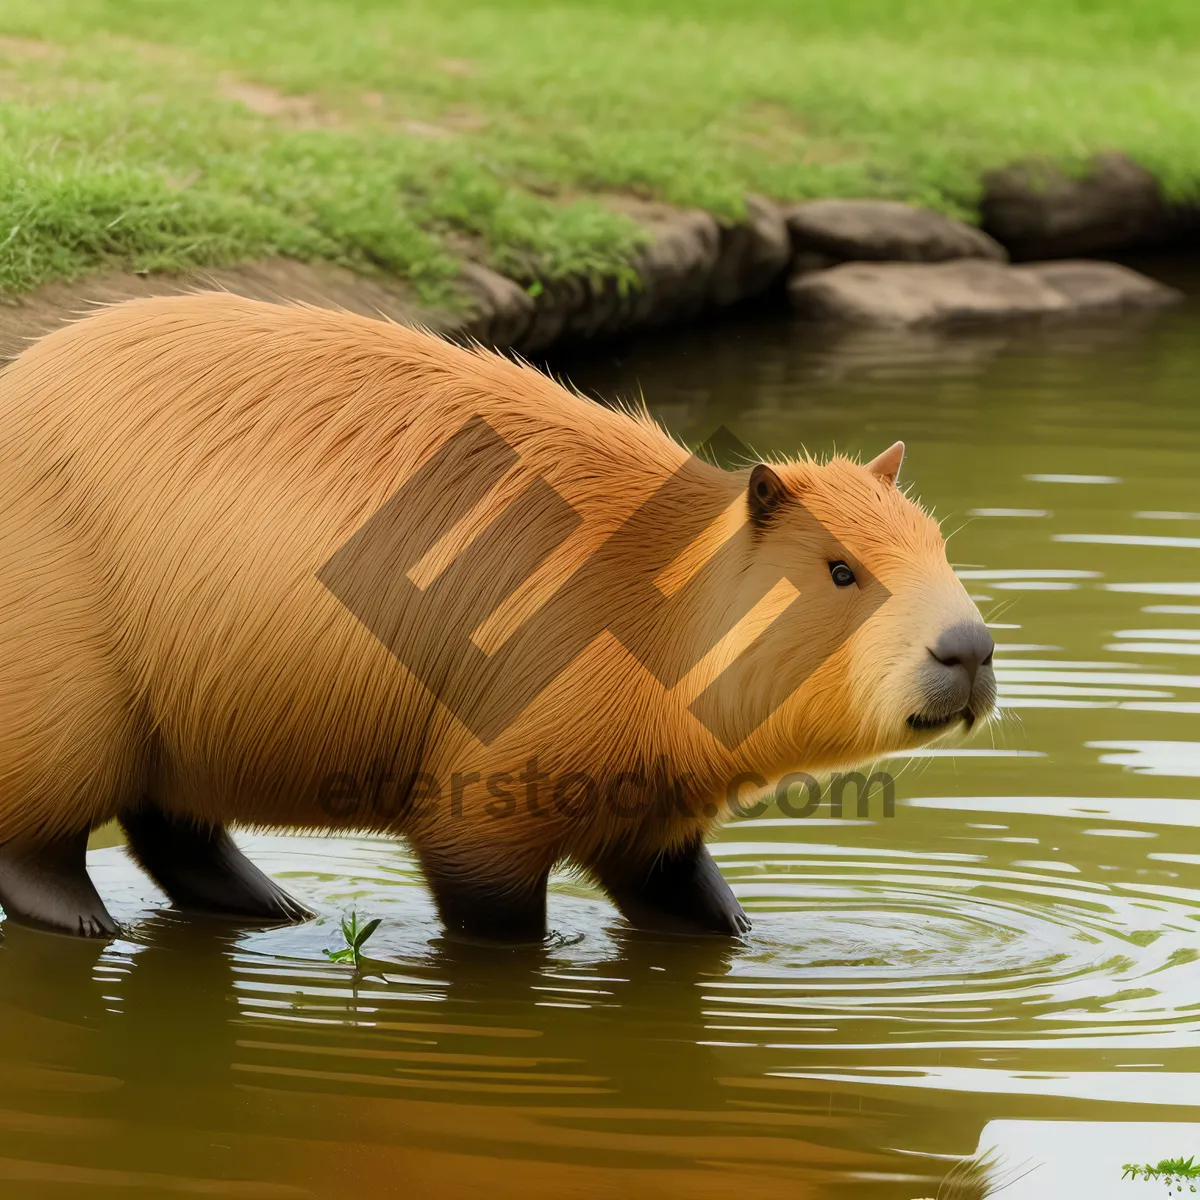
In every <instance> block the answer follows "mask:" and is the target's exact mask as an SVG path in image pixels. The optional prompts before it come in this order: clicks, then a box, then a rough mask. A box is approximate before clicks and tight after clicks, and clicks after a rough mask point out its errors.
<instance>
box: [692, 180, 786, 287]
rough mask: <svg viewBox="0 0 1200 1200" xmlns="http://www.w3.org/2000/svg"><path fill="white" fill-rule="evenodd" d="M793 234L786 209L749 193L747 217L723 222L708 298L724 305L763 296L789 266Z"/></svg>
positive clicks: (709, 283)
mask: <svg viewBox="0 0 1200 1200" xmlns="http://www.w3.org/2000/svg"><path fill="white" fill-rule="evenodd" d="M791 257H792V244H791V236H790V234H789V233H788V226H787V222H786V221H785V220H784V217H783V213H782V212H781V211H780V210H779V209H778V208H777V207H776V206H775V205H774V204H772V203H771V202H770V201H769V200H764V199H763V198H762V197H761V196H747V197H746V218H745V220H743V221H735V222H726V223H724V224H722V225H721V241H720V248H719V250H718V252H717V262H716V265H715V266H714V267H713V273H712V277H711V278H710V279H709V282H708V299H709V301H710V302H711V303H713V304H715V305H717V306H719V307H724V306H726V305H729V304H737V303H738V302H739V301H742V300H748V299H750V298H751V297H752V296H761V295H762V294H763V293H764V292H766V291H768V290H769V289H770V288H771V287H772V286H773V285H774V284H775V283H776V282H777V281H778V280H779V279H780V278H781V277H782V276H783V273H784V271H785V270H786V269H787V265H788V262H789V260H790V259H791Z"/></svg>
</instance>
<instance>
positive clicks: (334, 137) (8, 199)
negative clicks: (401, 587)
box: [0, 0, 1200, 299]
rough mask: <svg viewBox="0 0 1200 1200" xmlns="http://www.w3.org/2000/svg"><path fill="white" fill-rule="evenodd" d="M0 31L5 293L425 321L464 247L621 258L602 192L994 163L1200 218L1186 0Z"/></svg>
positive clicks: (713, 192)
mask: <svg viewBox="0 0 1200 1200" xmlns="http://www.w3.org/2000/svg"><path fill="white" fill-rule="evenodd" d="M0 31H2V32H3V33H4V34H6V35H8V37H7V38H6V39H5V40H2V41H0V122H2V124H3V134H4V136H3V138H2V139H0V243H2V245H0V288H2V289H4V290H6V291H10V292H11V291H20V290H24V289H28V288H30V287H33V286H35V285H36V284H38V283H40V282H43V281H45V280H47V279H52V278H62V277H72V276H76V275H80V274H83V273H86V272H89V271H93V270H97V269H102V268H104V267H106V266H112V265H121V266H133V267H134V268H135V269H150V270H153V269H171V268H179V267H184V266H189V265H216V264H223V263H229V262H233V261H236V260H238V259H242V258H248V257H256V256H263V255H270V254H287V255H292V256H296V257H300V258H326V259H332V260H334V261H338V262H342V263H345V264H348V265H350V266H353V267H355V268H357V269H361V270H365V271H386V272H392V273H397V274H401V275H405V276H408V277H410V278H412V279H413V280H414V282H415V283H416V284H417V286H418V287H419V288H420V289H421V291H422V293H423V295H424V296H425V297H426V298H427V299H444V298H445V297H446V295H447V284H448V281H449V280H451V279H452V277H453V275H454V272H455V263H456V261H457V258H458V256H459V255H460V254H461V253H463V252H464V250H466V249H470V250H472V252H474V253H477V254H481V255H483V256H485V257H487V258H488V259H489V260H490V261H492V262H493V263H494V264H495V265H497V266H499V267H500V268H501V269H503V270H506V271H508V272H511V273H514V274H516V275H518V276H520V277H522V278H525V279H528V280H532V279H534V278H535V277H539V276H545V277H553V276H555V275H558V274H562V273H565V272H573V271H580V270H583V271H591V272H605V271H611V270H614V269H615V268H616V267H617V266H618V265H619V264H621V263H623V262H626V261H628V259H629V256H630V255H631V253H632V252H633V250H634V249H635V247H636V244H637V233H636V230H635V229H633V228H632V227H631V226H630V225H629V224H628V223H627V222H625V221H624V220H622V219H620V218H618V217H616V216H615V215H613V214H611V213H610V212H608V211H607V210H606V209H605V208H604V207H603V205H601V204H599V203H597V202H596V201H595V200H594V199H592V198H591V196H592V195H594V194H595V193H599V192H604V191H626V192H629V191H632V192H635V193H638V194H643V195H647V196H655V197H661V198H663V199H665V200H668V201H671V202H674V203H677V204H695V205H701V206H703V207H706V208H708V209H710V210H712V211H714V212H716V213H718V214H727V215H732V214H736V213H737V212H738V211H739V206H740V203H741V198H742V196H743V195H744V194H745V193H746V192H747V191H758V192H763V193H765V194H768V195H771V196H775V197H778V198H780V199H790V198H802V197H811V196H825V195H872V196H890V197H896V198H901V199H908V200H914V201H918V202H922V203H926V204H931V205H935V206H938V207H941V208H944V209H946V210H948V211H952V212H957V213H963V214H968V215H969V214H970V213H971V212H972V211H973V210H974V206H975V204H976V202H977V199H978V184H979V178H980V175H981V173H982V171H983V170H985V169H986V168H988V167H991V166H996V165H1000V164H1003V163H1005V162H1007V161H1010V160H1012V159H1014V158H1017V157H1020V156H1023V155H1027V154H1044V155H1048V156H1050V157H1052V158H1055V159H1057V160H1060V161H1062V162H1063V163H1065V164H1068V165H1076V164H1078V163H1079V162H1081V161H1082V160H1083V159H1084V158H1085V157H1086V156H1087V155H1088V154H1090V153H1091V152H1094V151H1096V150H1099V149H1105V148H1109V147H1119V148H1122V149H1125V150H1127V151H1128V152H1130V153H1131V154H1133V155H1134V156H1135V157H1136V158H1138V159H1139V160H1140V161H1142V162H1144V163H1145V164H1146V165H1147V166H1149V167H1151V168H1152V169H1154V170H1155V171H1157V172H1158V173H1159V174H1160V175H1161V176H1162V178H1163V179H1164V180H1165V181H1166V183H1167V185H1168V187H1169V188H1170V189H1171V190H1172V191H1174V192H1175V193H1177V194H1200V4H1197V3H1195V0H1143V2H1142V3H1140V4H1133V3H1129V0H1053V3H1050V2H1049V0H909V2H907V3H905V2H904V0H508V2H506V3H502V2H501V0H492V2H491V3H483V2H481V0H442V2H441V3H431V2H429V0H425V2H419V0H262V2H256V3H250V4H248V3H245V0H239V2H237V3H234V2H233V0H38V2H37V3H30V2H29V0H0ZM14 39H29V40H28V41H19V40H14ZM247 101H249V104H248V103H247ZM256 110H257V111H256ZM264 110H271V111H264Z"/></svg>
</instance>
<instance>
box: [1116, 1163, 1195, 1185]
mask: <svg viewBox="0 0 1200 1200" xmlns="http://www.w3.org/2000/svg"><path fill="white" fill-rule="evenodd" d="M1121 1178H1122V1179H1144V1180H1145V1181H1146V1182H1147V1183H1151V1182H1158V1183H1165V1184H1166V1185H1167V1191H1168V1192H1182V1191H1183V1189H1184V1186H1185V1185H1186V1186H1187V1190H1188V1191H1189V1192H1194V1191H1196V1185H1195V1183H1193V1182H1191V1181H1192V1180H1195V1179H1200V1165H1197V1163H1196V1156H1195V1155H1194V1154H1193V1155H1192V1157H1191V1158H1184V1157H1183V1156H1182V1155H1181V1156H1180V1157H1179V1158H1164V1159H1163V1160H1162V1161H1161V1162H1159V1163H1157V1164H1155V1165H1152V1164H1150V1163H1144V1164H1139V1163H1126V1164H1125V1166H1124V1167H1123V1168H1122V1175H1121Z"/></svg>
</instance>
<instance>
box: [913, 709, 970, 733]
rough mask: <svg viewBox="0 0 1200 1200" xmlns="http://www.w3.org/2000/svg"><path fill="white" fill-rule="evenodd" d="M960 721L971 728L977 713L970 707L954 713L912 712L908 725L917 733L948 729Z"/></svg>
mask: <svg viewBox="0 0 1200 1200" xmlns="http://www.w3.org/2000/svg"><path fill="white" fill-rule="evenodd" d="M959 721H962V722H963V724H964V725H966V727H967V728H968V729H970V728H971V726H972V725H974V724H975V714H974V713H973V712H972V711H971V710H970V709H969V708H961V709H959V710H958V712H952V713H912V714H911V715H910V716H909V718H908V727H909V729H913V730H916V732H917V733H929V732H931V731H932V730H934V729H948V728H949V727H950V726H951V725H954V724H957V722H959Z"/></svg>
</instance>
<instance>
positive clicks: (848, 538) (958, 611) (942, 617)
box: [739, 442, 996, 767]
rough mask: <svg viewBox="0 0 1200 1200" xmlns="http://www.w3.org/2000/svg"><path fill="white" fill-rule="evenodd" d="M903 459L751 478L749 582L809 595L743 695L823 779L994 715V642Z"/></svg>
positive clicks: (750, 669) (758, 645)
mask: <svg viewBox="0 0 1200 1200" xmlns="http://www.w3.org/2000/svg"><path fill="white" fill-rule="evenodd" d="M903 455H904V446H903V444H902V443H899V442H897V443H896V445H894V446H892V447H891V448H890V449H889V450H886V451H885V452H884V453H883V454H881V455H880V456H879V457H878V458H876V459H875V460H874V461H872V462H870V463H867V464H865V465H860V464H858V463H855V462H853V461H851V460H849V459H846V458H840V457H839V458H834V459H831V460H830V461H828V462H824V463H817V462H811V461H800V462H793V463H782V464H779V465H774V466H768V465H765V464H760V465H759V466H757V467H755V468H754V469H753V471H752V472H751V473H750V478H749V485H748V490H747V497H746V502H747V507H748V517H749V529H750V536H751V538H752V539H753V542H754V547H753V550H752V553H751V558H750V567H749V571H748V572H747V576H748V578H747V583H748V585H749V587H750V589H751V591H752V592H753V593H757V594H762V593H763V592H765V591H766V589H767V588H768V586H769V585H770V584H771V582H772V581H778V580H779V579H780V578H781V577H785V578H786V579H787V580H788V581H789V582H790V584H791V585H792V586H793V587H794V588H795V591H796V592H798V593H799V595H798V596H794V598H793V600H792V603H791V605H790V606H789V607H788V608H786V609H785V610H784V611H783V612H782V614H781V615H780V616H778V617H776V619H775V620H773V621H772V622H770V623H769V624H767V625H766V627H765V628H761V630H760V632H759V633H758V635H757V637H755V638H753V640H752V641H751V643H750V645H749V647H748V649H747V652H746V654H745V657H744V661H745V670H744V671H742V672H740V674H741V679H740V681H739V683H740V687H741V690H742V696H743V700H744V702H745V703H746V704H748V706H749V707H748V710H747V711H748V712H749V714H750V718H751V721H752V723H753V722H754V721H757V719H758V717H759V716H761V715H765V713H766V712H767V711H768V710H772V709H776V706H777V705H778V708H777V711H775V715H774V717H773V718H772V720H771V721H770V723H769V724H770V726H771V727H772V728H773V733H772V736H778V735H780V734H782V735H783V736H784V738H785V739H786V740H788V741H791V743H792V746H793V747H799V748H802V749H803V751H804V757H805V758H806V760H807V762H808V763H811V764H812V765H813V766H814V767H834V766H839V765H846V764H849V763H851V762H855V761H859V762H861V761H864V760H866V759H869V758H872V757H875V756H877V755H880V754H887V753H895V752H899V751H903V750H906V749H915V748H917V747H919V746H921V745H924V744H926V743H928V742H931V741H933V740H935V739H937V738H940V737H944V736H946V735H950V734H954V733H963V732H966V731H968V730H970V729H972V728H974V727H977V726H978V725H979V724H980V723H981V722H982V721H983V720H985V719H986V718H987V717H988V716H989V715H990V714H991V712H992V710H993V708H994V707H995V702H996V680H995V675H994V674H993V671H992V650H993V643H992V638H991V635H990V634H989V633H988V630H987V627H986V626H985V625H984V622H983V618H982V617H981V615H980V613H979V610H978V609H977V608H976V606H975V604H974V602H973V601H972V600H971V598H970V597H969V596H968V595H967V593H966V590H965V589H964V588H963V586H962V584H961V583H960V582H959V580H958V578H957V577H956V576H955V574H954V572H953V570H951V568H950V564H949V562H948V561H947V558H946V545H945V542H944V540H943V538H942V535H941V532H940V531H939V529H938V526H937V523H936V522H935V521H934V520H933V518H932V517H930V516H929V514H928V513H926V512H925V511H924V510H923V509H922V508H921V507H920V506H919V505H918V504H916V503H915V502H914V501H913V500H911V499H909V497H908V496H906V495H905V494H904V493H903V492H902V491H901V490H900V489H899V488H898V487H897V482H896V480H897V476H898V474H899V471H900V464H901V460H902V458H903ZM753 576H757V579H755V578H753ZM788 594H789V595H793V593H791V592H790V591H789V592H788ZM781 603H782V601H781ZM784 696H787V697H788V699H787V700H786V702H784V703H782V704H780V703H779V701H781V700H782V699H783V697H784ZM756 706H757V708H756ZM764 732H765V731H764ZM780 750H781V752H782V756H783V757H787V751H784V750H783V748H782V747H780Z"/></svg>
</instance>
